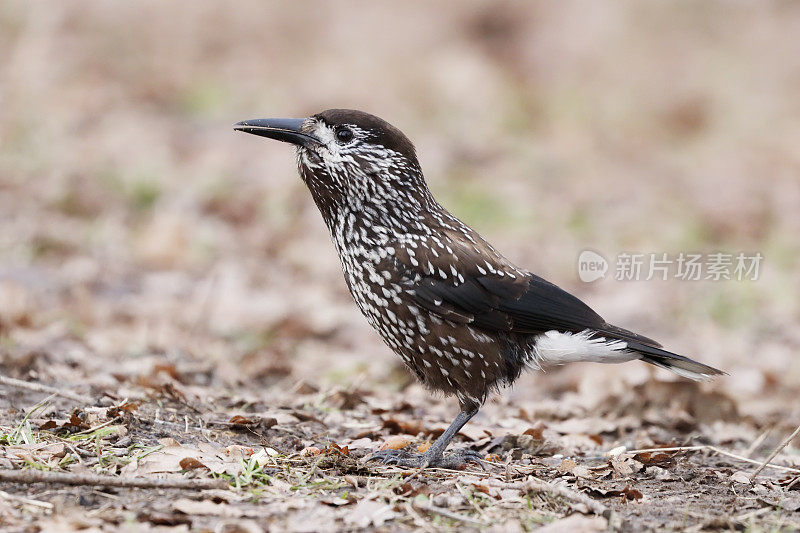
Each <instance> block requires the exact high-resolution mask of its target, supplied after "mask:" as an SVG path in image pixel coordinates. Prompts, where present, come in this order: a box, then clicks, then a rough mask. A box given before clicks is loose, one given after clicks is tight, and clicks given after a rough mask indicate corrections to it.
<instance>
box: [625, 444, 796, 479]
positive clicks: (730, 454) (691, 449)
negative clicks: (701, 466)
mask: <svg viewBox="0 0 800 533" xmlns="http://www.w3.org/2000/svg"><path fill="white" fill-rule="evenodd" d="M795 436H796V435H795ZM792 438H794V437H791V438H789V440H791V439H792ZM702 450H708V451H710V452H714V453H718V454H720V455H724V456H726V457H730V458H731V459H737V460H739V461H743V462H745V463H750V464H752V465H759V466H761V465H764V468H773V469H775V470H781V471H783V472H794V473H798V474H800V468H792V467H791V466H782V465H773V464H768V462H769V461H771V460H772V459H773V458H774V457H770V458H769V460H768V461H767V463H763V462H761V461H756V460H755V459H750V458H749V457H744V456H743V455H738V454H735V453H733V452H729V451H727V450H723V449H722V448H717V447H716V446H708V445H700V446H674V447H672V448H642V449H641V450H625V452H623V453H646V452H699V451H702ZM778 451H780V450H778ZM776 455H777V454H776Z"/></svg>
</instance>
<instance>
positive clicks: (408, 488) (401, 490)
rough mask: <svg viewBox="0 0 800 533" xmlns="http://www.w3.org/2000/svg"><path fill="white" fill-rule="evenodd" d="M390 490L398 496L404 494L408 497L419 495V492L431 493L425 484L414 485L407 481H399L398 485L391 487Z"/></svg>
mask: <svg viewBox="0 0 800 533" xmlns="http://www.w3.org/2000/svg"><path fill="white" fill-rule="evenodd" d="M392 491H393V492H394V493H395V494H397V495H398V496H406V497H408V498H414V497H415V496H419V495H420V494H423V495H426V496H427V495H428V494H430V493H431V489H430V487H428V486H427V485H423V484H419V485H417V486H416V487H415V486H414V485H412V484H411V483H409V482H406V483H401V484H400V485H398V486H396V487H395V488H393V489H392Z"/></svg>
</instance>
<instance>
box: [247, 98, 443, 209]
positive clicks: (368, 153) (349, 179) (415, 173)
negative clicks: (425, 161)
mask: <svg viewBox="0 0 800 533" xmlns="http://www.w3.org/2000/svg"><path fill="white" fill-rule="evenodd" d="M234 129H236V130H238V131H243V132H245V133H252V134H253V135H259V136H262V137H268V138H270V139H276V140H279V141H283V142H288V143H292V144H294V145H295V146H296V148H297V162H298V167H299V170H300V175H301V176H302V178H303V180H304V181H305V182H306V184H307V185H308V187H309V188H310V189H311V192H312V195H313V196H314V199H315V200H316V202H317V204H318V205H319V206H320V208H321V209H323V214H325V211H327V210H330V209H337V208H339V207H341V206H343V205H349V206H351V207H352V206H361V205H364V204H365V203H384V204H385V203H387V202H391V200H392V199H402V198H400V197H405V196H409V195H410V194H412V193H413V189H420V185H421V186H422V187H421V189H423V190H424V192H425V193H427V187H426V186H425V182H424V178H423V177H422V171H421V170H420V167H419V163H418V161H417V156H416V153H415V150H414V145H413V144H411V141H409V140H408V138H407V137H406V136H405V135H404V134H403V132H401V131H400V130H399V129H397V128H395V127H394V126H392V125H391V124H389V123H388V122H386V121H385V120H383V119H380V118H378V117H376V116H374V115H370V114H369V113H364V112H363V111H355V110H352V109H329V110H327V111H323V112H321V113H317V114H316V115H312V116H310V117H308V118H290V119H253V120H245V121H242V122H239V123H237V124H236V125H235V126H234ZM412 199H413V198H412ZM417 200H419V199H417Z"/></svg>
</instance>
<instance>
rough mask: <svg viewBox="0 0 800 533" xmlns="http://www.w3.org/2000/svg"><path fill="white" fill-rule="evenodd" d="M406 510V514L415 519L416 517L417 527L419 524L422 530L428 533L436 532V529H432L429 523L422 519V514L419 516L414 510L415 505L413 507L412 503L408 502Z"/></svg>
mask: <svg viewBox="0 0 800 533" xmlns="http://www.w3.org/2000/svg"><path fill="white" fill-rule="evenodd" d="M405 508H406V512H408V514H409V515H410V516H413V517H414V519H415V520H414V524H415V525H416V524H419V526H420V527H421V528H422V529H424V530H425V531H427V532H428V533H434V532H435V531H436V530H435V529H433V528H432V527H431V526H430V525H428V522H427V521H426V520H425V518H423V517H422V515H420V514H419V513H418V512H417V511H416V509H414V506H413V505H411V502H406V504H405Z"/></svg>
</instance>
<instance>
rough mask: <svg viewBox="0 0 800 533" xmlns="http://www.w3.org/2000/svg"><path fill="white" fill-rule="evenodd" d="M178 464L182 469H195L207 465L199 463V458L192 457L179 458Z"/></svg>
mask: <svg viewBox="0 0 800 533" xmlns="http://www.w3.org/2000/svg"><path fill="white" fill-rule="evenodd" d="M178 464H179V465H180V467H181V468H182V469H184V470H197V469H198V468H206V469H208V467H207V466H206V465H204V464H203V463H201V462H200V461H199V460H197V459H195V458H194V457H184V458H183V459H181V460H180V461H179V462H178Z"/></svg>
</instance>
